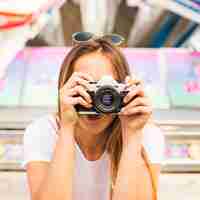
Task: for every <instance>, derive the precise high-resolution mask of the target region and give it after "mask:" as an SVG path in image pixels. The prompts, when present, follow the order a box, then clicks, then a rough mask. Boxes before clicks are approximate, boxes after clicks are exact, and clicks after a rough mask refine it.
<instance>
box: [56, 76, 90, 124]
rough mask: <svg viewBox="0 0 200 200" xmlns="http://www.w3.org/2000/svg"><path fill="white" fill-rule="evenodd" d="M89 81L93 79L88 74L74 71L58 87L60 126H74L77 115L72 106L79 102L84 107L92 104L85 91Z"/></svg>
mask: <svg viewBox="0 0 200 200" xmlns="http://www.w3.org/2000/svg"><path fill="white" fill-rule="evenodd" d="M89 81H93V79H92V77H91V76H89V75H88V74H85V73H81V72H74V73H73V74H72V75H71V77H70V78H69V79H68V81H67V82H66V83H65V85H64V86H63V87H62V88H61V89H60V91H59V95H60V108H61V119H60V120H61V124H60V125H61V126H65V127H74V126H75V125H76V123H77V120H78V115H77V113H76V110H75V108H74V106H75V105H76V104H80V105H82V106H84V107H86V108H90V107H91V106H92V104H91V103H92V100H91V97H90V95H89V94H88V93H87V91H86V90H87V88H88V85H89Z"/></svg>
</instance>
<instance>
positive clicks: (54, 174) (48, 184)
mask: <svg viewBox="0 0 200 200" xmlns="http://www.w3.org/2000/svg"><path fill="white" fill-rule="evenodd" d="M73 131H74V129H71V128H70V129H67V128H63V129H62V130H61V131H60V133H59V137H58V141H57V144H56V147H55V151H54V156H53V159H52V161H51V163H50V166H49V169H48V172H47V174H46V178H45V179H44V182H43V183H42V185H41V187H40V190H39V191H38V193H37V195H36V198H35V199H34V200H47V199H48V200H61V199H62V200H72V180H73V172H74V157H75V153H74V137H73V133H72V132H73ZM69 132H70V133H69Z"/></svg>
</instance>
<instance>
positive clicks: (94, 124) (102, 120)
mask: <svg viewBox="0 0 200 200" xmlns="http://www.w3.org/2000/svg"><path fill="white" fill-rule="evenodd" d="M112 120H113V119H112V117H111V116H108V115H84V116H81V117H80V118H79V126H80V128H81V129H84V130H87V131H88V132H90V133H92V134H93V133H94V134H95V135H97V134H100V133H102V132H103V131H104V130H105V129H106V128H107V127H108V126H109V125H110V124H111V122H112Z"/></svg>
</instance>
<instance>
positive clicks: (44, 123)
mask: <svg viewBox="0 0 200 200" xmlns="http://www.w3.org/2000/svg"><path fill="white" fill-rule="evenodd" d="M56 138H57V130H56V123H55V121H54V118H53V115H45V116H43V117H40V118H39V119H37V120H35V121H33V122H32V123H30V124H29V125H28V126H27V128H26V130H25V134H24V138H23V143H24V147H25V148H26V149H28V150H31V149H36V148H39V149H44V148H45V147H50V146H54V144H55V141H56Z"/></svg>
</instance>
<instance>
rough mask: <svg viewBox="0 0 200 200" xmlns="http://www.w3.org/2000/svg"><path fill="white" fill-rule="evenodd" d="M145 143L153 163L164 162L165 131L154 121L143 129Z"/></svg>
mask: <svg viewBox="0 0 200 200" xmlns="http://www.w3.org/2000/svg"><path fill="white" fill-rule="evenodd" d="M143 145H144V148H145V150H146V151H147V154H148V156H149V159H150V161H151V162H152V163H162V162H163V160H164V152H165V137H164V132H163V131H162V130H161V128H159V127H158V126H156V125H155V124H153V123H149V124H147V125H146V126H145V127H144V129H143Z"/></svg>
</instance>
